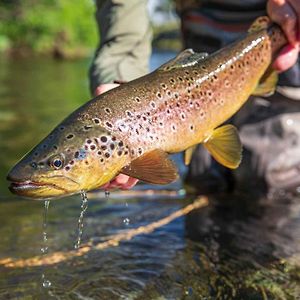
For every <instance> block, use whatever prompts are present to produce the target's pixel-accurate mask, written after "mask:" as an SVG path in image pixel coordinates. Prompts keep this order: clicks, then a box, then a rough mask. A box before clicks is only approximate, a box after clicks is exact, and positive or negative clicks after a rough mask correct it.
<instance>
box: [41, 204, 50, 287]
mask: <svg viewBox="0 0 300 300" xmlns="http://www.w3.org/2000/svg"><path fill="white" fill-rule="evenodd" d="M49 204H50V200H45V202H44V214H43V236H42V238H43V245H42V247H41V252H42V255H47V254H48V250H49V245H48V211H49ZM42 287H43V288H50V287H51V281H50V280H49V279H47V277H46V275H45V273H43V274H42Z"/></svg>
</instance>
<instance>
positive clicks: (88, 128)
mask: <svg viewBox="0 0 300 300" xmlns="http://www.w3.org/2000/svg"><path fill="white" fill-rule="evenodd" d="M91 128H93V126H90V125H84V127H83V129H84V130H86V131H88V130H90V129H91Z"/></svg>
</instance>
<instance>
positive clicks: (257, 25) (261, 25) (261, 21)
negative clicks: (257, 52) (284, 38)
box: [248, 16, 272, 33]
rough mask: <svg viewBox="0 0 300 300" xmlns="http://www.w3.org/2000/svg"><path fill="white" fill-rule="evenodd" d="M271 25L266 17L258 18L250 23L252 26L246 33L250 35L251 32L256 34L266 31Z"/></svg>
mask: <svg viewBox="0 0 300 300" xmlns="http://www.w3.org/2000/svg"><path fill="white" fill-rule="evenodd" d="M271 25H272V22H271V20H270V18H269V17H267V16H262V17H258V18H257V19H255V21H254V22H253V23H252V25H251V26H250V28H249V29H248V32H249V33H251V32H256V31H259V30H262V29H267V28H268V27H270V26H271Z"/></svg>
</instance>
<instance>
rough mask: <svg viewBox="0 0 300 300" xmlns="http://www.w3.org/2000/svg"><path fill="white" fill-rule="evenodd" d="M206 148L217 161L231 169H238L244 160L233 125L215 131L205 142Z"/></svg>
mask: <svg viewBox="0 0 300 300" xmlns="http://www.w3.org/2000/svg"><path fill="white" fill-rule="evenodd" d="M204 146H205V148H206V149H207V150H208V151H209V153H210V154H211V155H212V156H213V157H214V159H215V160H216V161H218V162H219V163H220V164H222V165H224V166H225V167H227V168H230V169H236V168H237V167H238V166H239V164H240V162H241V159H242V144H241V141H240V138H239V135H238V132H237V129H236V128H235V127H234V126H233V125H224V126H221V127H219V128H217V129H215V130H214V131H213V133H212V134H211V136H210V137H209V138H208V139H207V141H205V142H204Z"/></svg>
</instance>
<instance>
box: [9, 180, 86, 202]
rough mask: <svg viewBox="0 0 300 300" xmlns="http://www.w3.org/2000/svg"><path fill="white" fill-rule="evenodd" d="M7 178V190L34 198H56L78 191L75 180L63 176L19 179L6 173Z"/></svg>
mask: <svg viewBox="0 0 300 300" xmlns="http://www.w3.org/2000/svg"><path fill="white" fill-rule="evenodd" d="M7 180H8V181H10V186H9V190H10V191H11V192H12V193H13V194H16V195H19V196H23V197H29V198H34V199H50V198H54V197H57V198H58V197H63V196H68V195H72V194H75V193H78V192H79V191H80V189H79V184H78V183H77V182H75V181H74V180H72V179H70V178H67V177H63V176H59V177H50V178H38V179H29V180H28V179H24V180H20V179H14V178H13V177H11V176H10V175H8V176H7Z"/></svg>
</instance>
